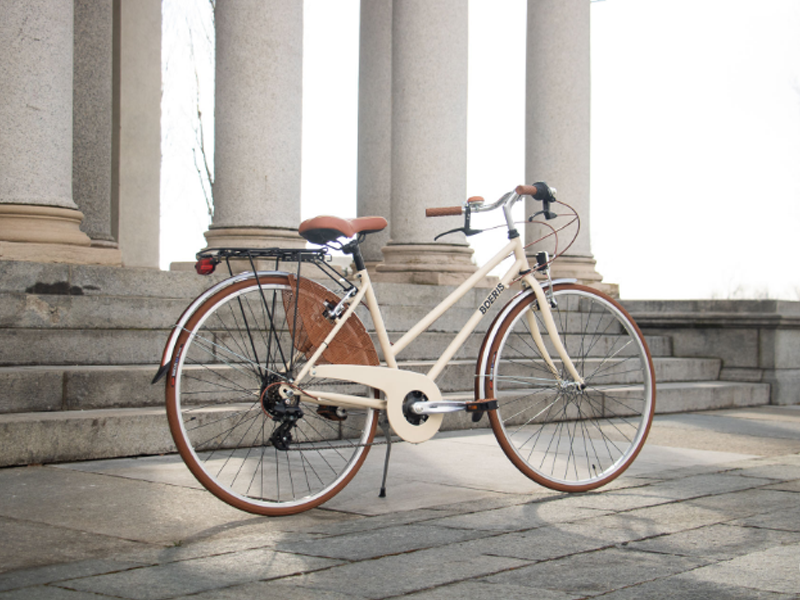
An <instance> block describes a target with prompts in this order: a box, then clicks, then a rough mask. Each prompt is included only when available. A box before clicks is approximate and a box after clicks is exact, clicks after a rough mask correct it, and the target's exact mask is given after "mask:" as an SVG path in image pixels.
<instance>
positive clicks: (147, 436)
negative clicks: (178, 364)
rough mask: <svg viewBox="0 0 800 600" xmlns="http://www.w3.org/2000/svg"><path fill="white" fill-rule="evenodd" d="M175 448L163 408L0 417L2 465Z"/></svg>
mask: <svg viewBox="0 0 800 600" xmlns="http://www.w3.org/2000/svg"><path fill="white" fill-rule="evenodd" d="M171 451H173V452H174V445H173V443H172V437H171V435H170V433H169V428H168V426H167V417H166V414H165V411H164V410H163V409H156V408H150V409H114V410H103V411H63V412H61V411H58V412H47V413H20V414H6V415H0V466H10V465H30V464H41V463H57V462H65V461H70V460H90V459H93V458H106V457H111V456H136V455H140V454H160V453H164V452H171Z"/></svg>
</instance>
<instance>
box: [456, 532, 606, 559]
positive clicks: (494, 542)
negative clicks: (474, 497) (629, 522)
mask: <svg viewBox="0 0 800 600" xmlns="http://www.w3.org/2000/svg"><path fill="white" fill-rule="evenodd" d="M616 543H617V542H616V540H614V539H612V538H611V536H605V535H602V534H599V535H598V534H597V532H595V531H593V530H591V529H590V530H588V531H587V532H583V531H581V529H580V528H579V527H570V528H569V529H564V528H563V526H562V525H553V526H550V527H542V528H540V529H533V530H530V531H524V532H513V533H505V534H501V535H495V536H492V537H488V538H481V539H477V540H472V541H469V542H463V543H461V544H458V545H457V546H456V548H457V550H458V551H459V552H461V553H463V554H464V555H465V556H467V555H473V554H474V555H488V556H503V557H507V558H517V559H520V560H525V561H528V562H539V561H545V560H552V559H554V558H562V557H564V556H570V555H573V554H580V553H583V552H589V551H593V550H600V549H603V548H608V547H611V546H614V545H615V544H616Z"/></svg>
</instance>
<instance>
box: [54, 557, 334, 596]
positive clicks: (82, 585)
mask: <svg viewBox="0 0 800 600" xmlns="http://www.w3.org/2000/svg"><path fill="white" fill-rule="evenodd" d="M338 562H339V561H334V560H330V559H325V558H315V557H309V556H297V555H292V554H286V553H283V552H273V551H271V550H247V551H244V552H235V553H231V554H223V555H220V556H211V557H207V558H198V559H194V560H186V561H180V562H174V563H168V564H165V565H156V566H152V567H144V568H139V569H131V570H129V571H123V572H121V573H113V574H110V575H99V576H96V577H86V578H83V579H73V580H70V581H66V582H62V583H60V584H59V586H61V587H66V588H69V589H75V590H79V591H86V592H94V593H98V594H106V595H109V596H115V597H119V598H130V599H132V600H161V599H163V598H173V597H175V596H178V595H187V594H193V593H198V592H205V591H209V590H216V589H219V588H225V587H230V586H233V585H236V584H242V583H248V582H251V581H257V580H263V579H272V578H278V577H285V576H287V575H291V574H294V573H301V572H308V571H313V570H316V569H324V568H326V567H331V566H334V565H336V564H338Z"/></svg>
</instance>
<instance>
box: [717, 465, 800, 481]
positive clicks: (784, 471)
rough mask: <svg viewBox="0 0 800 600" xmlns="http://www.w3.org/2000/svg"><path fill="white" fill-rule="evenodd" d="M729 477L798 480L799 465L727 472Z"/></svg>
mask: <svg viewBox="0 0 800 600" xmlns="http://www.w3.org/2000/svg"><path fill="white" fill-rule="evenodd" d="M729 473H730V474H731V475H741V476H743V477H762V478H765V479H778V480H782V481H786V480H787V479H800V464H794V465H793V464H777V465H764V466H758V467H750V468H746V469H737V470H735V471H729Z"/></svg>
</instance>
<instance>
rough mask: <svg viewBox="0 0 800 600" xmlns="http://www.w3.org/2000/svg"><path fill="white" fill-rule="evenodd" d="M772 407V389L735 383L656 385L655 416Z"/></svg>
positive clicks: (713, 382)
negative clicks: (766, 405)
mask: <svg viewBox="0 0 800 600" xmlns="http://www.w3.org/2000/svg"><path fill="white" fill-rule="evenodd" d="M762 404H769V385H767V384H764V383H740V382H733V381H729V382H726V381H696V382H688V383H683V382H681V383H658V382H657V383H656V413H659V414H662V413H676V412H686V411H694V410H711V409H715V408H732V407H736V406H759V405H762Z"/></svg>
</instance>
